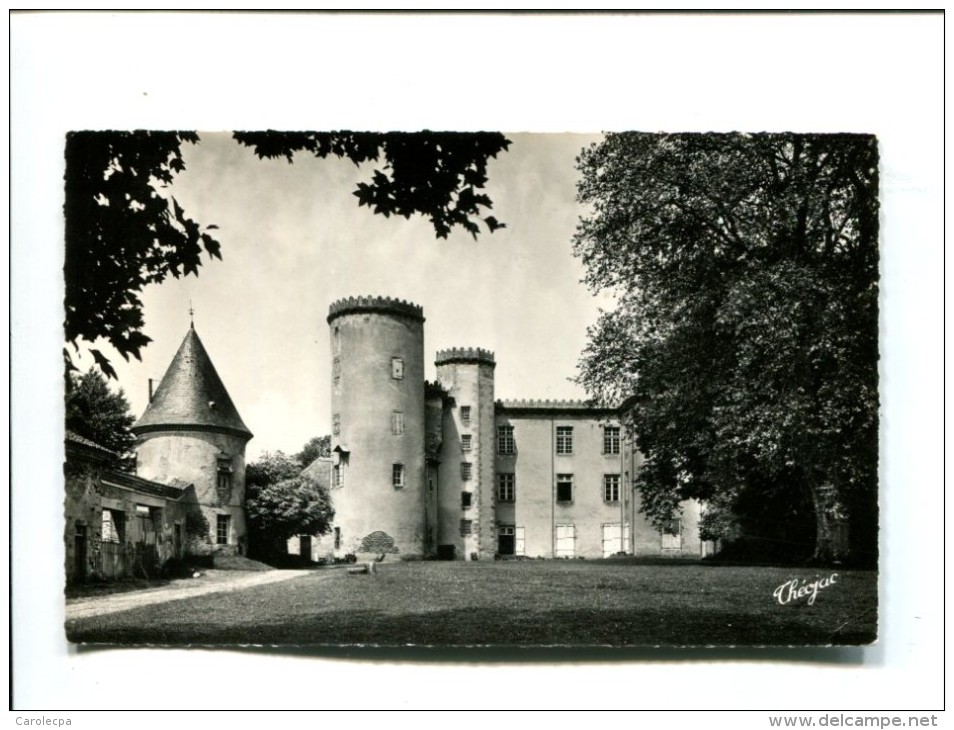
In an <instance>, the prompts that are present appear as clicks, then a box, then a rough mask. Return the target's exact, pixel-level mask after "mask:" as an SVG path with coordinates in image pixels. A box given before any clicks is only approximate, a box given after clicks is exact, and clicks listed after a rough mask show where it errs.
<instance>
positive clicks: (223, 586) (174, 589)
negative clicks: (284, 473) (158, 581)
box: [66, 570, 314, 621]
mask: <svg viewBox="0 0 954 730" xmlns="http://www.w3.org/2000/svg"><path fill="white" fill-rule="evenodd" d="M313 572H314V571H310V570H267V571H261V572H254V573H245V572H241V573H239V572H236V573H235V574H234V577H233V575H226V574H223V573H218V574H216V575H215V576H214V580H209V578H213V576H210V575H208V574H207V576H206V579H205V580H204V579H203V578H196V579H184V580H182V581H176V583H175V584H174V585H171V586H163V587H160V588H148V589H146V590H143V591H132V592H129V593H115V594H112V595H109V596H95V597H90V598H77V599H73V600H69V601H67V602H66V620H67V621H74V620H76V619H81V618H89V617H91V616H103V615H106V614H110V613H118V612H120V611H129V610H131V609H134V608H140V607H142V606H151V605H152V604H155V603H165V602H167V601H180V600H182V599H185V598H195V597H196V596H205V595H208V594H209V593H228V592H231V591H241V590H244V589H246V588H251V587H252V586H261V585H267V584H269V583H279V582H281V581H286V580H290V579H292V578H297V577H300V576H302V575H308V574H309V573H313Z"/></svg>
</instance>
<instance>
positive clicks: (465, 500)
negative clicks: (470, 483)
mask: <svg viewBox="0 0 954 730" xmlns="http://www.w3.org/2000/svg"><path fill="white" fill-rule="evenodd" d="M473 498H474V494H473V492H461V493H460V506H461V508H462V509H467V508H468V507H470V505H471V503H472V502H473Z"/></svg>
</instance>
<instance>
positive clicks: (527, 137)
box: [111, 132, 612, 460]
mask: <svg viewBox="0 0 954 730" xmlns="http://www.w3.org/2000/svg"><path fill="white" fill-rule="evenodd" d="M507 136H508V138H509V139H510V140H511V141H512V144H511V145H510V147H509V150H508V151H506V152H502V153H500V154H498V156H497V158H496V159H493V160H491V161H490V165H489V168H488V176H489V183H488V186H487V192H488V194H489V195H490V197H491V199H492V200H493V202H494V208H493V214H494V215H495V216H496V217H497V218H498V219H500V220H502V221H504V222H505V223H506V228H504V229H500V230H497V231H495V232H494V233H492V234H491V233H489V232H487V231H486V230H482V232H481V234H480V235H479V237H478V239H477V240H476V241H475V240H474V239H473V238H472V237H471V236H470V235H469V234H468V233H466V232H464V231H456V230H455V231H454V232H453V233H452V234H451V235H450V236H449V238H447V239H437V238H436V236H435V235H434V231H433V228H432V226H431V224H430V222H429V221H428V220H427V219H425V218H423V217H422V216H415V217H412V218H411V219H404V218H395V217H391V218H385V217H383V216H380V215H375V214H373V213H372V212H371V211H370V209H369V208H367V207H364V208H359V207H358V205H357V199H356V198H355V197H354V195H352V192H353V191H354V190H355V183H356V182H357V181H358V180H361V179H367V177H368V173H369V171H370V170H372V169H374V168H373V163H368V164H366V165H363V166H362V167H361V168H357V167H356V166H355V165H354V164H353V163H351V162H349V161H343V160H338V159H325V160H319V159H317V158H315V157H313V156H311V155H306V154H302V153H299V154H298V155H296V156H295V158H294V163H293V164H289V163H288V162H287V161H286V160H285V159H278V160H261V159H259V158H258V157H256V156H255V155H254V153H253V152H252V150H251V149H250V148H247V147H243V146H241V145H239V144H238V143H236V142H235V141H234V140H233V139H232V138H231V136H230V135H229V134H227V133H221V132H219V133H201V132H200V142H199V143H198V144H196V145H184V154H185V162H186V170H185V172H183V173H181V174H179V175H178V176H177V178H176V180H175V182H174V184H173V186H172V190H171V192H172V194H174V195H175V197H176V199H177V200H178V201H179V203H180V204H181V205H182V206H183V207H184V208H185V210H186V212H187V213H188V214H189V215H190V216H191V217H193V218H194V219H195V220H197V221H199V222H200V223H201V224H202V225H208V224H212V223H214V224H215V225H217V226H219V230H218V231H217V232H216V233H217V237H218V240H219V241H220V242H221V244H222V260H221V261H219V260H210V259H208V257H206V262H205V263H204V265H203V266H202V267H201V268H200V269H199V275H198V277H195V276H189V277H184V278H182V279H178V280H177V279H173V278H171V277H170V278H168V279H167V280H166V281H164V282H162V283H160V284H156V285H152V286H150V287H148V288H147V289H146V290H145V291H144V295H143V305H144V306H143V311H144V315H145V328H144V331H145V333H146V334H147V335H148V336H149V337H151V338H152V340H153V341H152V342H151V343H150V344H149V345H148V346H147V347H146V348H145V349H144V350H143V353H142V356H143V359H142V362H137V361H136V360H132V361H131V362H130V363H128V364H127V363H125V362H124V361H123V360H122V358H121V357H117V356H114V357H111V360H112V361H113V362H114V364H115V366H116V369H117V373H118V382H119V385H120V387H122V388H123V390H124V392H125V394H126V396H127V398H128V400H129V401H130V405H131V407H132V411H133V412H134V413H135V414H136V416H137V417H138V416H139V415H141V414H142V412H143V410H144V409H145V407H146V405H147V402H148V380H149V379H150V378H152V379H154V380H156V381H158V379H159V378H161V377H162V375H163V373H164V372H165V369H166V367H167V366H168V364H169V363H170V361H171V360H172V357H173V355H174V354H175V351H176V349H177V348H178V347H179V345H180V343H181V341H182V338H183V337H184V336H185V333H186V330H187V328H188V327H189V321H190V318H189V311H188V310H189V308H190V306H191V307H192V309H193V310H194V321H195V327H196V331H197V332H198V334H199V336H200V338H201V339H202V341H203V343H204V344H205V347H206V349H207V350H208V352H209V355H210V357H211V358H212V361H213V363H214V364H215V367H216V369H217V370H218V372H219V375H220V376H221V377H222V380H223V382H224V383H225V386H226V388H227V389H228V391H229V393H230V395H231V396H232V400H233V401H234V402H235V405H236V407H237V408H238V410H239V413H240V414H241V416H242V418H243V420H244V421H245V423H246V425H247V426H248V427H249V429H250V430H251V431H252V432H253V433H254V434H255V437H254V438H253V440H252V441H251V442H250V443H249V445H248V449H247V454H246V455H247V457H248V458H249V459H250V460H251V459H255V458H257V456H258V455H260V454H261V453H262V452H264V451H275V450H282V451H285V452H286V453H294V452H295V451H298V450H300V448H301V447H302V445H303V444H304V443H305V442H306V441H308V440H309V439H310V438H312V437H313V436H319V435H324V434H326V433H329V432H330V419H331V413H330V411H331V406H330V397H331V378H330V355H329V340H328V326H327V323H326V322H325V317H326V316H327V314H328V306H329V304H330V303H331V302H333V301H335V300H337V299H340V298H342V297H348V296H356V295H379V296H391V297H397V298H401V299H407V300H409V301H412V302H414V303H416V304H420V305H421V306H423V308H424V315H425V317H426V323H425V345H424V346H425V363H426V364H427V370H426V377H428V379H434V376H435V372H434V365H433V361H434V354H435V353H436V352H437V350H440V349H444V348H447V347H455V346H462V347H483V348H485V349H489V350H492V351H494V352H495V353H496V359H497V363H498V365H497V369H496V381H495V385H496V395H497V397H498V398H584V397H586V395H587V394H586V392H585V391H584V390H583V389H582V388H581V387H580V386H578V385H576V384H575V383H573V382H572V381H571V378H572V377H573V376H574V374H575V372H576V363H577V360H578V359H579V356H580V353H581V351H582V349H583V347H584V346H585V344H586V328H587V327H588V326H590V325H592V324H594V323H595V321H596V318H597V315H598V310H599V308H600V307H601V306H602V307H603V308H607V307H610V306H612V299H611V298H610V297H609V296H608V295H606V294H600V295H594V293H593V292H591V291H589V290H588V289H587V287H586V286H585V285H584V284H583V283H581V279H582V278H583V275H584V268H583V266H582V264H581V262H580V261H579V260H578V259H577V258H575V257H574V256H573V253H572V237H573V233H574V230H575V227H576V224H577V221H578V218H579V215H580V213H581V210H582V209H581V206H580V205H579V204H578V203H577V202H576V179H577V175H578V173H577V172H576V170H575V166H574V163H575V158H576V156H577V155H578V154H579V152H580V150H581V149H582V148H583V147H584V146H586V145H588V144H591V143H594V142H597V141H598V140H599V139H600V136H599V135H582V134H508V135H507Z"/></svg>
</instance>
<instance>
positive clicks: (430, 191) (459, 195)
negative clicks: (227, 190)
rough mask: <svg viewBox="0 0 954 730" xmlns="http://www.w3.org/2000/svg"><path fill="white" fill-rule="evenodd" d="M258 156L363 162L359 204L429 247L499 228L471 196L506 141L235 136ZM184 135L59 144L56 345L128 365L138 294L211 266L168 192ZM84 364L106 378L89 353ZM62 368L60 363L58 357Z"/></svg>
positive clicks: (201, 238) (206, 240) (100, 361)
mask: <svg viewBox="0 0 954 730" xmlns="http://www.w3.org/2000/svg"><path fill="white" fill-rule="evenodd" d="M234 137H235V139H236V140H237V141H238V142H239V143H241V144H243V145H248V146H250V147H252V148H253V149H254V151H255V153H256V154H257V155H258V156H259V157H285V158H287V159H288V161H289V162H291V161H292V159H293V157H294V155H295V153H296V152H306V153H311V154H314V155H315V156H317V157H319V158H325V157H328V156H329V155H333V156H336V157H342V158H347V159H350V160H351V161H353V162H354V163H355V164H356V165H357V164H361V163H365V162H375V163H377V164H376V165H375V169H374V170H373V172H372V173H371V178H370V181H369V182H361V183H358V186H357V190H356V191H355V193H354V194H355V196H357V198H358V205H359V206H365V205H366V206H368V207H370V208H371V209H372V210H373V211H374V212H375V213H380V214H382V215H384V216H390V215H392V214H394V215H401V216H403V217H405V218H409V217H410V216H411V215H412V214H421V215H424V216H426V217H427V218H429V219H430V221H431V223H432V225H433V226H434V232H435V234H436V236H437V237H438V238H446V237H447V236H448V234H449V233H450V231H451V230H452V229H453V228H454V227H455V226H460V227H462V228H463V229H464V230H466V231H467V232H469V233H470V234H471V235H472V236H473V237H474V238H476V237H477V234H478V231H479V227H478V221H480V220H481V219H482V221H483V223H484V224H485V225H486V226H487V228H488V230H490V231H491V232H492V231H494V230H496V229H497V228H501V227H503V225H504V224H502V223H500V222H499V221H497V219H496V218H494V217H493V216H489V215H484V214H483V212H482V211H483V210H489V209H490V208H491V207H492V202H491V200H490V198H489V197H488V196H487V195H486V194H484V193H482V192H480V191H482V190H483V188H484V186H485V184H486V182H487V160H488V158H490V157H495V156H496V155H497V153H498V152H501V151H505V150H506V149H507V147H508V146H509V144H510V142H509V140H507V139H506V138H505V137H504V136H503V135H501V134H497V133H489V132H486V133H468V134H463V133H431V132H420V133H398V132H394V133H354V132H328V133H299V132H296V133H284V132H236V133H235V135H234ZM198 142H199V136H198V135H197V134H196V133H194V132H148V131H135V132H73V133H70V134H69V135H67V139H66V180H65V188H66V190H65V192H66V205H65V215H66V261H65V267H64V268H65V278H66V301H65V305H66V306H65V308H66V321H65V331H66V341H67V342H68V343H69V344H70V345H71V346H72V347H73V350H74V351H76V352H78V351H79V347H80V344H79V343H80V341H84V342H86V343H88V344H89V345H93V344H95V343H96V342H97V341H99V340H104V341H106V342H108V343H109V344H110V345H112V346H113V347H114V348H115V349H116V351H117V352H118V353H119V354H120V355H121V356H122V357H123V358H124V359H126V360H128V359H129V357H130V356H133V357H135V358H137V359H139V358H140V351H141V350H142V348H143V347H144V346H146V344H148V343H149V341H150V338H149V337H148V336H146V335H145V334H144V333H143V331H142V329H143V324H144V322H143V313H142V300H141V298H140V295H141V293H142V291H143V289H144V288H145V287H146V286H147V285H148V284H155V283H159V282H161V281H163V280H165V279H166V278H167V277H168V276H170V275H171V276H173V277H176V278H178V277H180V276H184V275H189V274H193V275H196V276H198V271H199V267H200V266H201V265H202V253H203V251H204V252H205V253H206V254H208V256H209V257H210V258H221V257H222V254H221V244H220V242H219V241H218V240H217V239H216V238H215V234H214V233H213V231H214V230H215V229H216V228H217V226H216V225H206V226H204V227H203V226H202V225H201V224H199V223H198V222H196V221H195V220H193V219H192V218H190V217H188V215H186V213H185V211H184V210H183V209H182V207H181V206H180V205H179V203H178V202H177V201H176V199H175V197H174V196H173V195H172V194H171V193H170V190H169V188H170V185H171V184H172V182H173V180H174V178H175V175H176V174H177V173H179V172H182V171H183V170H184V169H185V162H184V160H183V156H182V145H183V144H184V143H188V144H196V143H198ZM90 354H91V355H92V356H93V358H94V360H95V362H96V364H97V365H98V366H99V367H100V368H101V369H102V371H103V372H104V373H105V374H106V375H108V376H110V377H115V370H114V369H113V367H112V365H111V364H110V362H109V360H108V358H107V357H106V356H105V355H103V353H102V351H101V350H99V349H98V348H91V349H90ZM64 359H65V362H66V366H67V369H73V368H74V366H73V363H72V354H71V352H70V350H69V349H64Z"/></svg>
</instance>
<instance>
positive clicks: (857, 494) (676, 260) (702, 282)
mask: <svg viewBox="0 0 954 730" xmlns="http://www.w3.org/2000/svg"><path fill="white" fill-rule="evenodd" d="M877 164H878V162H877V148H876V143H875V140H874V138H873V137H870V136H864V135H794V134H777V135H769V134H764V135H739V134H731V135H690V134H684V135H651V134H618V135H608V136H607V138H606V140H605V142H603V143H601V144H599V145H594V146H591V147H590V148H588V149H587V150H584V151H583V153H582V155H581V157H580V158H579V159H578V168H579V170H580V172H581V173H582V180H581V182H580V184H579V199H580V201H581V202H583V203H586V204H589V205H590V206H591V210H592V211H593V212H592V214H591V215H588V216H585V217H583V218H582V219H581V221H580V224H579V226H578V230H577V234H576V237H575V241H574V250H575V252H576V254H577V255H578V256H579V257H581V259H582V260H583V262H584V264H585V265H586V268H587V275H586V280H587V283H588V284H589V285H590V286H591V287H592V288H593V289H596V290H601V289H608V290H611V291H613V292H615V293H616V294H617V299H618V306H617V308H616V309H615V310H613V311H610V312H603V313H602V314H601V317H600V320H599V321H598V323H597V324H596V326H595V327H593V328H591V330H590V333H589V336H590V337H589V339H590V341H589V344H588V346H587V348H586V350H585V351H584V354H583V357H582V360H581V370H580V376H579V380H580V382H582V383H583V384H584V385H585V386H586V387H587V388H588V389H589V390H590V391H591V392H592V393H593V394H594V395H596V396H598V397H600V398H602V399H604V400H611V401H617V402H618V400H619V399H620V398H622V397H624V396H626V395H629V394H633V395H634V397H633V400H632V410H631V412H630V418H631V421H632V423H631V425H632V426H633V427H634V429H635V431H636V432H637V442H638V445H639V448H640V450H641V451H642V452H643V454H644V457H645V463H644V465H643V468H642V469H641V472H640V474H639V477H638V484H639V487H640V490H641V494H642V497H643V509H644V511H645V512H646V513H647V514H648V515H649V517H650V518H651V519H652V521H653V522H654V524H656V525H657V526H661V525H662V524H663V523H665V521H666V520H668V519H669V518H670V517H671V516H672V514H673V513H674V512H676V511H677V510H678V503H679V501H680V500H682V499H686V498H689V497H693V498H697V499H701V500H711V501H716V502H718V504H719V509H720V510H723V511H724V510H736V511H738V510H741V509H743V508H744V509H751V505H754V504H758V503H759V501H760V499H759V498H760V497H766V496H767V495H769V494H770V493H771V494H772V495H773V502H774V504H776V505H778V506H779V513H778V514H777V515H776V519H777V520H779V521H781V520H782V513H784V512H785V509H784V508H782V507H781V505H783V504H788V505H789V506H792V505H796V504H801V503H805V502H806V501H807V503H809V504H810V505H811V509H812V510H813V511H814V514H815V523H816V524H815V534H814V535H813V536H812V537H813V538H814V540H815V551H814V552H815V557H816V558H818V559H821V560H825V559H839V558H841V557H844V556H843V555H842V554H841V553H842V552H843V548H842V546H839V545H838V544H837V543H838V540H837V536H838V531H839V529H840V528H839V526H840V525H842V524H844V523H846V522H849V523H851V524H852V526H853V528H857V529H853V530H852V531H851V532H850V535H851V536H852V540H853V548H854V549H855V550H856V551H858V552H861V553H866V554H868V555H872V554H873V552H874V551H875V550H876V538H875V532H874V530H875V527H874V522H872V518H873V517H875V514H876V489H877V424H878V418H877V410H878V392H877V384H878V373H877V358H878V330H877V322H878V310H877V292H878V289H877V282H878V248H877V210H878V206H877ZM753 494H754V495H755V498H754V499H753V498H752V495H753ZM778 495H782V496H783V497H784V499H781V501H780V500H779V498H778ZM763 501H764V500H763ZM746 505H748V506H746ZM736 517H737V518H738V519H739V522H740V524H744V523H746V521H747V520H746V519H745V517H746V515H745V514H744V513H741V514H737V515H736ZM875 519H876V517H875Z"/></svg>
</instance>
